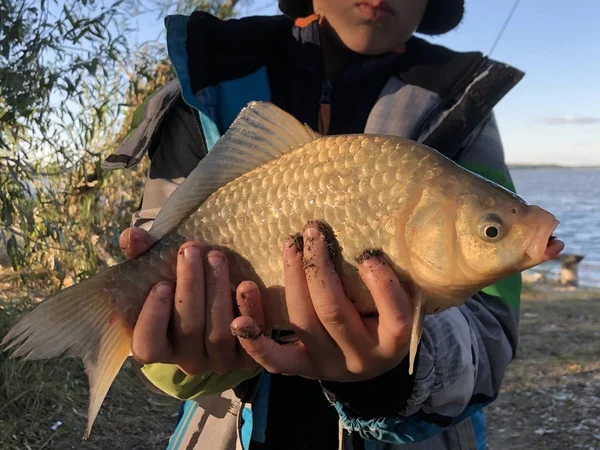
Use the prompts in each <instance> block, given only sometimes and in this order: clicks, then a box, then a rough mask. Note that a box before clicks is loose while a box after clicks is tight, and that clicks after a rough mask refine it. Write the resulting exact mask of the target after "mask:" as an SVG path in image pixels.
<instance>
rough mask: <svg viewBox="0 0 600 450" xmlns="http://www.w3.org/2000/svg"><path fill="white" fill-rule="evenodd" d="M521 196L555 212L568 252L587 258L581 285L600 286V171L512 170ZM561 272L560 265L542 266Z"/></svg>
mask: <svg viewBox="0 0 600 450" xmlns="http://www.w3.org/2000/svg"><path fill="white" fill-rule="evenodd" d="M511 175H512V177H513V180H514V182H515V185H516V188H517V193H518V194H519V195H520V196H521V197H523V198H524V199H525V200H526V201H527V203H530V204H536V205H539V206H541V207H542V208H545V209H548V210H549V211H550V212H552V213H553V214H554V215H555V216H556V217H557V218H558V220H560V222H561V223H560V225H559V226H558V229H557V231H556V232H555V234H556V236H557V237H559V238H560V239H561V240H563V241H564V242H565V243H566V247H565V250H564V252H567V253H578V254H581V255H584V259H583V261H582V262H581V264H580V265H579V268H580V269H579V276H580V283H581V284H582V285H588V286H597V287H600V169H566V168H547V169H546V168H544V169H528V168H514V169H511ZM539 267H540V268H543V269H551V270H552V271H553V272H556V273H558V271H557V269H558V267H559V266H558V265H557V264H556V263H547V264H545V265H542V266H539Z"/></svg>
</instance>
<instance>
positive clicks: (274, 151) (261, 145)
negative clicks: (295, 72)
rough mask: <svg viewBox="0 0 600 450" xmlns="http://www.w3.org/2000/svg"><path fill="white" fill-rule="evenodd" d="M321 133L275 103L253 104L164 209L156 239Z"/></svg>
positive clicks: (156, 223) (156, 227) (152, 231)
mask: <svg viewBox="0 0 600 450" xmlns="http://www.w3.org/2000/svg"><path fill="white" fill-rule="evenodd" d="M317 137H318V134H317V133H316V132H314V131H313V130H312V129H311V128H310V127H308V126H307V125H305V124H302V123H301V122H299V121H298V120H297V119H296V118H295V117H293V116H292V115H291V114H289V113H287V112H285V111H283V110H282V109H280V108H278V107H277V106H275V105H274V104H272V103H268V102H251V103H249V104H248V105H247V106H246V107H245V108H244V109H243V110H242V111H241V112H240V114H239V115H238V117H237V118H236V119H235V120H234V122H233V123H232V125H231V127H230V128H229V129H228V130H227V132H225V134H223V136H222V137H221V139H219V140H218V141H217V143H216V144H215V145H214V147H213V148H212V149H211V150H210V152H209V153H208V155H206V157H204V159H202V160H201V161H200V162H199V163H198V165H197V166H196V168H195V169H194V170H193V171H192V172H191V173H190V174H189V175H188V176H187V178H186V179H185V180H184V181H183V183H181V184H180V185H179V186H178V187H177V189H175V191H173V193H172V194H171V196H170V197H169V198H168V200H167V201H166V203H165V205H164V206H163V207H162V209H161V210H160V212H159V213H158V216H157V217H156V219H155V221H154V223H153V224H152V227H151V228H150V231H149V233H150V235H151V236H152V238H153V239H154V240H158V239H160V238H162V237H163V236H164V235H165V234H167V233H168V232H169V231H171V230H173V229H174V228H175V227H176V226H177V225H178V224H179V223H180V222H181V221H183V220H184V219H185V218H186V217H188V216H189V215H190V214H192V213H193V212H194V211H195V210H197V209H198V208H199V207H200V205H202V203H204V202H205V201H206V199H207V198H208V197H210V195H211V194H213V193H214V192H216V191H217V190H219V189H220V188H221V187H223V186H225V185H226V184H228V183H229V182H231V181H233V180H235V179H236V178H238V177H240V176H242V175H244V174H246V173H248V172H250V171H252V170H253V169H256V168H257V167H260V166H262V165H264V164H266V163H268V162H270V161H272V160H274V159H276V158H277V157H279V156H280V155H282V154H284V153H287V152H289V151H291V150H294V149H296V148H298V147H301V146H302V145H304V144H306V143H308V142H310V141H312V140H314V139H316V138H317Z"/></svg>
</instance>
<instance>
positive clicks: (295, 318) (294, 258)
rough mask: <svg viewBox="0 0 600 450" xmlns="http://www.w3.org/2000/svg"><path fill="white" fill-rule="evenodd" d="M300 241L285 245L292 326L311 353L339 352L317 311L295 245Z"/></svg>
mask: <svg viewBox="0 0 600 450" xmlns="http://www.w3.org/2000/svg"><path fill="white" fill-rule="evenodd" d="M298 239H299V238H298V237H296V238H289V239H287V240H286V241H285V242H284V244H283V262H284V265H283V266H284V272H283V273H284V282H283V284H284V286H285V302H286V306H287V310H288V315H289V318H290V323H291V324H292V326H293V327H294V331H295V332H296V334H297V335H298V337H299V338H300V340H301V341H302V342H303V343H304V345H306V347H307V348H308V349H309V352H310V353H311V354H313V355H314V354H315V353H316V352H318V353H331V351H332V350H334V351H335V350H337V351H339V350H338V349H337V346H336V345H335V342H333V339H331V336H329V333H327V330H326V329H325V328H324V327H323V324H322V323H321V321H320V320H319V317H318V316H317V313H316V312H315V308H314V306H313V302H312V300H311V298H310V292H309V291H308V285H307V283H306V273H305V272H304V261H303V259H302V252H300V251H299V249H298V247H297V244H296V241H297V240H298ZM300 239H301V238H300Z"/></svg>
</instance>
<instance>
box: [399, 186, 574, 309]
mask: <svg viewBox="0 0 600 450" xmlns="http://www.w3.org/2000/svg"><path fill="white" fill-rule="evenodd" d="M466 175H467V176H460V177H454V179H453V181H452V180H451V181H448V182H446V181H445V182H444V184H443V185H441V184H440V185H438V186H437V187H435V186H433V185H432V186H430V187H428V188H425V189H424V191H423V194H422V195H421V197H420V200H419V202H418V203H416V204H415V205H414V206H413V207H412V208H411V210H410V211H406V210H404V211H401V212H400V213H399V216H398V222H397V224H398V225H399V226H397V228H396V230H397V231H396V244H397V255H398V261H397V265H398V266H400V267H401V268H402V270H403V271H404V272H406V273H408V275H409V276H410V278H411V279H412V281H413V282H414V283H415V284H416V285H418V286H419V287H420V288H422V289H424V290H425V291H427V292H429V293H430V294H432V295H434V296H437V297H440V296H445V297H447V298H448V302H449V303H452V302H455V301H456V300H457V299H460V298H462V299H463V300H464V298H468V297H469V296H471V295H473V294H474V293H475V292H477V291H478V290H480V289H481V288H483V287H485V286H489V285H490V284H493V283H495V282H497V281H499V280H500V279H502V278H505V277H506V276H509V275H511V274H513V273H517V272H522V271H524V270H526V269H529V268H532V267H534V266H537V265H539V264H542V263H543V262H545V261H548V260H550V259H553V258H555V257H556V256H558V254H559V253H560V252H561V251H562V249H563V247H564V243H563V242H562V241H560V240H558V239H555V238H554V236H553V232H554V230H555V229H556V227H557V226H558V224H559V221H558V220H557V219H556V217H555V216H554V215H552V214H551V213H550V212H548V211H546V210H544V209H542V208H540V207H539V206H535V205H528V204H527V203H526V202H525V201H524V200H523V199H521V198H520V197H518V196H517V195H515V194H513V193H512V192H510V191H509V190H507V189H505V188H503V187H501V186H499V185H497V184H495V183H492V182H489V181H488V180H486V179H484V178H481V177H478V176H476V175H475V174H473V176H471V174H466Z"/></svg>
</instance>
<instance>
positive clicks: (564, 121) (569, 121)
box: [544, 116, 600, 125]
mask: <svg viewBox="0 0 600 450" xmlns="http://www.w3.org/2000/svg"><path fill="white" fill-rule="evenodd" d="M544 122H545V123H546V125H594V124H597V123H600V117H592V116H580V117H546V118H545V119H544Z"/></svg>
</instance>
